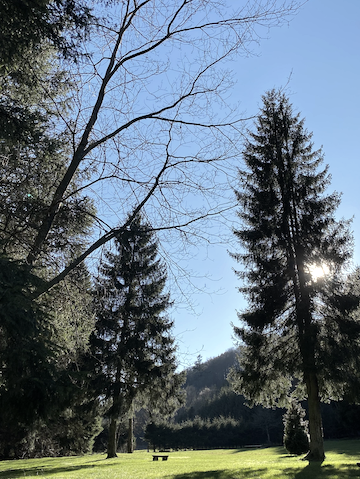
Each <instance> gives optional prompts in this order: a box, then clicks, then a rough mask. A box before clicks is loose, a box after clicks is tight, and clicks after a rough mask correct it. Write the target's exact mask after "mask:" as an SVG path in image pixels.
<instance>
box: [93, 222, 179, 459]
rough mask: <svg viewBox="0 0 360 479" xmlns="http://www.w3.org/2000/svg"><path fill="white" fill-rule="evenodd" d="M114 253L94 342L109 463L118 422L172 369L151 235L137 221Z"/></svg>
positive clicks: (161, 279)
mask: <svg viewBox="0 0 360 479" xmlns="http://www.w3.org/2000/svg"><path fill="white" fill-rule="evenodd" d="M115 248H116V251H115V252H110V251H109V252H107V253H106V256H105V260H103V261H102V262H101V265H100V275H99V277H98V279H97V281H96V293H95V311H96V326H95V333H94V334H93V338H92V343H93V348H94V355H95V357H96V358H97V360H98V368H99V369H98V371H99V376H98V387H99V394H102V395H103V396H105V397H106V399H107V401H108V411H107V416H108V418H109V442H108V457H116V444H117V440H116V436H117V426H118V422H119V418H121V417H124V416H126V415H127V413H128V412H129V410H130V408H131V406H132V404H133V402H134V400H135V399H136V398H137V397H139V395H140V394H141V393H143V392H144V391H146V390H148V389H149V388H151V386H152V385H153V384H156V388H157V389H160V388H159V381H163V387H164V388H165V387H166V382H167V381H168V380H169V379H170V378H171V376H172V375H173V374H174V373H175V369H176V363H175V356H174V352H175V347H174V339H173V338H172V336H171V334H170V331H171V328H172V324H173V323H172V321H171V320H170V319H169V318H168V316H167V315H166V311H167V309H168V308H169V306H170V305H171V302H170V298H169V294H168V293H166V292H165V284H166V277H167V276H166V269H165V267H164V265H163V264H162V262H161V260H160V259H159V258H158V257H157V256H158V243H157V241H156V238H155V236H154V233H153V232H152V231H151V229H150V227H149V226H148V225H147V224H145V223H143V222H142V220H141V216H140V215H137V216H136V218H135V220H134V221H133V222H132V223H131V225H130V226H129V228H128V229H127V230H126V231H123V232H122V234H121V236H118V237H117V238H116V241H115Z"/></svg>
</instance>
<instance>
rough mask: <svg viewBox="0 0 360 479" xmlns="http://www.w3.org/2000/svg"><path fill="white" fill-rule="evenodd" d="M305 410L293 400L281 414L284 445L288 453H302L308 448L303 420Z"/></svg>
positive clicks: (305, 424) (305, 426)
mask: <svg viewBox="0 0 360 479" xmlns="http://www.w3.org/2000/svg"><path fill="white" fill-rule="evenodd" d="M304 417H305V411H304V409H303V408H302V407H301V406H300V404H298V403H297V402H296V401H295V400H293V401H291V403H290V406H289V408H288V410H287V411H286V413H285V414H284V416H283V421H284V446H285V448H286V450H287V451H289V453H290V454H297V455H299V454H304V453H305V452H307V451H308V450H309V437H308V433H307V421H305V420H304Z"/></svg>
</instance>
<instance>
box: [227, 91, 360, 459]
mask: <svg viewBox="0 0 360 479" xmlns="http://www.w3.org/2000/svg"><path fill="white" fill-rule="evenodd" d="M311 136H312V135H311V134H309V133H308V132H307V131H306V129H305V128H304V121H303V120H301V119H300V116H299V114H295V113H294V112H293V109H292V106H291V104H290V103H289V101H288V99H287V98H286V96H285V95H284V94H283V93H281V92H277V91H270V92H268V93H267V94H266V95H265V96H264V97H263V106H262V109H261V111H260V113H259V115H258V117H257V122H256V130H255V132H252V133H249V139H248V141H247V143H246V145H245V148H244V152H243V159H244V162H245V165H246V166H245V168H244V170H243V171H240V185H239V188H238V190H237V191H236V196H237V201H238V204H239V210H238V216H239V218H240V220H241V226H240V228H238V229H236V231H235V235H236V238H237V239H238V241H239V242H240V245H241V246H242V250H241V251H240V252H239V253H234V254H232V256H233V257H234V258H235V259H236V260H237V261H239V262H240V263H242V265H243V266H244V268H243V270H242V271H238V272H237V274H238V276H239V277H240V279H241V280H242V281H243V285H242V287H241V288H240V292H242V293H243V294H244V295H245V296H246V298H247V300H248V309H247V310H246V311H244V312H241V313H239V314H238V316H239V319H240V321H241V323H242V324H241V326H240V327H235V333H236V335H237V336H238V337H239V338H240V340H241V341H242V342H243V343H244V345H245V346H246V347H244V349H243V355H242V358H241V368H238V370H237V371H233V374H232V379H233V383H234V387H235V389H236V390H238V391H239V392H241V393H242V394H244V395H246V396H247V398H249V399H250V400H251V401H252V402H253V403H263V404H267V405H274V404H276V403H278V404H281V403H282V404H284V401H285V400H286V397H287V395H288V393H289V390H290V388H291V387H292V384H294V383H293V382H292V381H293V379H294V378H296V379H297V381H298V385H299V386H298V389H299V394H300V393H301V392H302V391H305V397H306V398H307V401H308V411H309V432H310V451H309V454H308V455H307V458H308V459H309V460H315V461H322V460H323V459H324V457H325V456H324V447H323V436H322V423H321V413H320V399H321V397H328V398H329V397H330V398H332V397H334V396H333V395H334V394H335V395H336V396H337V397H336V398H339V396H341V394H342V392H344V390H345V389H346V385H345V383H346V382H345V381H344V378H345V376H343V375H342V374H338V371H339V370H343V369H346V368H347V367H348V368H349V370H350V371H352V372H355V378H356V379H355V378H354V379H353V382H356V383H357V384H358V383H359V375H358V373H357V372H356V369H357V370H358V367H359V357H360V356H359V352H360V346H359V338H360V324H359V322H358V321H357V319H356V317H355V316H352V314H353V313H352V312H353V311H354V310H355V309H356V308H357V306H358V301H359V299H358V298H359V297H358V295H356V294H354V292H353V291H351V290H350V289H348V290H346V289H345V288H344V287H343V276H342V275H343V270H344V267H345V265H346V264H347V260H349V258H350V257H351V249H352V248H351V246H352V237H351V234H350V232H349V222H346V221H337V220H336V218H335V212H336V209H337V207H338V205H339V202H340V197H339V195H338V194H336V193H333V194H326V193H325V190H326V188H327V186H328V185H329V182H330V177H329V175H328V167H325V168H321V163H322V161H323V155H322V152H321V150H314V149H313V144H312V142H311ZM316 268H323V269H324V271H326V272H327V274H324V275H323V276H318V277H316V276H315V275H314V274H313V272H314V271H315V270H316ZM350 341H351V342H352V348H351V353H349V351H347V344H348V343H349V342H350ZM331 351H332V352H334V353H336V355H335V356H334V357H333V358H332V360H331V361H328V359H329V357H330V355H331ZM342 352H343V354H342ZM344 358H346V361H345V362H344ZM341 376H342V377H341ZM346 377H349V375H347V376H346Z"/></svg>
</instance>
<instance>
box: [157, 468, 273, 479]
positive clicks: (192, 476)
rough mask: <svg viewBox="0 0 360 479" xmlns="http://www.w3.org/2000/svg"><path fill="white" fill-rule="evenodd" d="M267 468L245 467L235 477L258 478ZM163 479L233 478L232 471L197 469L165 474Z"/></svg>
mask: <svg viewBox="0 0 360 479" xmlns="http://www.w3.org/2000/svg"><path fill="white" fill-rule="evenodd" d="M266 472H267V469H266V468H265V469H254V468H246V469H241V470H240V471H237V472H236V479H255V478H256V479H259V478H261V477H263V476H262V475H263V474H264V473H266ZM164 479H234V471H224V470H217V471H203V472H200V471H197V472H189V473H188V474H179V475H171V476H166V477H165V478H164Z"/></svg>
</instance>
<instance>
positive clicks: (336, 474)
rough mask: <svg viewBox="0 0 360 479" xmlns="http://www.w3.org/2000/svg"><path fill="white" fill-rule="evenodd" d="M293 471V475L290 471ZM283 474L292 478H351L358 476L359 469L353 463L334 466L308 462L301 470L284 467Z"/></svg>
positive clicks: (359, 475)
mask: <svg viewBox="0 0 360 479" xmlns="http://www.w3.org/2000/svg"><path fill="white" fill-rule="evenodd" d="M292 471H293V475H292V474H291V472H292ZM284 474H287V475H288V476H289V478H293V479H338V478H340V477H341V478H344V479H351V478H353V477H358V478H359V477H360V470H359V468H358V467H357V466H356V464H354V463H350V464H343V465H342V466H337V467H334V466H332V465H331V464H320V463H315V462H314V463H310V464H308V465H307V466H306V467H304V469H302V470H301V471H297V472H295V471H294V469H290V468H289V469H284Z"/></svg>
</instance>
